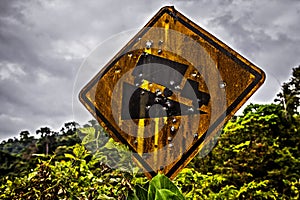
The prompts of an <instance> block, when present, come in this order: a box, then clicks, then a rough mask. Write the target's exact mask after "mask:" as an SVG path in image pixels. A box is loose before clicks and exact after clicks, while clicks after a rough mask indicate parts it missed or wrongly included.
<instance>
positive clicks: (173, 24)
mask: <svg viewBox="0 0 300 200" xmlns="http://www.w3.org/2000/svg"><path fill="white" fill-rule="evenodd" d="M264 79H265V75H264V72H263V71H262V70H260V69H259V68H257V67H256V66H255V65H253V64H252V63H251V62H249V61H248V60H246V59H245V58H244V57H242V56H241V55H239V54H238V53H237V52H235V51H234V50H232V49H231V48H230V47H228V46H227V45H225V44H224V43H223V42H221V41H220V40H218V39H217V38H215V37H214V36H213V35H211V34H210V33H208V32H207V31H205V30H203V29H202V28H200V27H199V26H198V25H196V24H195V23H193V22H191V21H190V20H189V19H188V18H186V17H185V16H184V15H182V14H181V13H179V12H178V11H176V10H175V9H174V7H163V8H162V9H161V10H160V11H159V12H158V13H157V14H156V15H155V16H154V17H153V18H152V19H151V20H150V21H149V22H148V23H147V24H146V26H145V27H144V28H143V29H142V30H141V31H140V32H139V33H137V35H136V36H134V37H133V38H132V39H131V40H130V41H129V42H128V44H127V45H125V47H123V48H122V50H121V51H120V52H119V53H117V55H116V56H115V57H114V58H113V59H112V60H111V61H110V62H109V63H107V65H106V66H104V67H103V68H102V70H101V71H100V72H99V73H98V74H97V75H96V76H95V77H94V78H93V79H92V80H91V81H90V82H89V83H88V84H87V85H86V86H85V87H84V88H83V89H82V90H81V92H80V95H79V98H80V101H81V102H82V103H83V105H84V106H85V107H86V108H87V109H88V110H89V111H90V112H91V114H92V115H93V116H94V117H95V118H96V119H97V120H98V122H99V123H100V125H101V126H103V127H104V128H105V129H106V131H107V132H108V133H109V134H110V136H111V137H112V138H113V139H114V140H116V141H118V142H120V143H122V144H125V145H127V146H128V148H129V149H130V151H132V153H133V159H134V160H135V162H136V163H137V164H138V165H139V166H140V167H141V168H142V169H143V170H144V172H145V174H146V175H147V177H148V178H152V177H153V176H155V175H156V174H157V173H158V172H159V171H160V172H162V173H164V174H165V175H166V176H168V177H170V178H174V177H175V176H176V175H177V174H178V173H179V172H180V170H181V169H182V168H184V167H185V166H186V165H187V164H188V163H189V162H190V161H191V160H192V159H193V157H194V156H195V155H196V154H197V153H199V152H201V153H202V154H205V151H210V150H211V148H212V146H213V145H214V143H213V142H212V141H215V140H214V138H215V137H216V136H217V135H218V130H219V129H220V128H221V127H222V126H223V125H224V123H226V121H228V120H229V119H230V118H231V117H232V116H233V115H234V113H235V112H236V111H237V110H238V109H239V108H240V107H241V106H242V105H243V104H244V103H245V102H246V100H247V99H248V98H249V97H250V96H251V95H252V94H253V93H254V92H255V91H256V90H257V89H258V88H259V87H260V86H261V85H262V84H263V82H264ZM210 143H213V144H210Z"/></svg>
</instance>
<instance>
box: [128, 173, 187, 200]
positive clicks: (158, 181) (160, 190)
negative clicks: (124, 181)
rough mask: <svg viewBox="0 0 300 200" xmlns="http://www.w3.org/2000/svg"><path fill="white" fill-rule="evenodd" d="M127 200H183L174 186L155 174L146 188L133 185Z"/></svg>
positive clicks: (166, 179) (169, 181)
mask: <svg viewBox="0 0 300 200" xmlns="http://www.w3.org/2000/svg"><path fill="white" fill-rule="evenodd" d="M127 199H128V200H168V199H174V200H184V199H185V198H184V196H183V194H182V193H181V192H180V190H179V189H178V188H177V187H176V185H175V184H174V183H173V182H172V181H171V180H170V179H169V178H168V177H166V176H164V175H162V174H157V175H156V176H155V177H153V179H152V180H151V181H150V182H149V186H148V187H144V188H143V187H141V186H140V185H135V187H134V190H133V191H132V192H131V193H130V194H129V195H128V198H127Z"/></svg>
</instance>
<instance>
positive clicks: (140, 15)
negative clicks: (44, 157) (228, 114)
mask: <svg viewBox="0 0 300 200" xmlns="http://www.w3.org/2000/svg"><path fill="white" fill-rule="evenodd" d="M164 5H174V6H175V8H176V9H177V10H179V11H180V12H182V13H183V14H185V15H186V16H188V17H189V18H190V19H192V20H193V21H194V22H196V23H197V24H199V25H200V26H201V27H203V28H204V29H206V30H207V31H209V32H210V33H212V34H213V35H215V36H216V37H217V38H219V39H221V40H222V41H224V42H225V43H226V44H228V45H229V46H231V47H232V48H233V49H235V50H236V51H238V52H239V53H241V54H242V55H243V56H244V57H246V58H247V59H249V60H250V61H252V62H253V63H255V64H256V65H257V66H259V67H261V68H262V69H263V70H264V71H265V72H266V74H267V80H266V82H265V84H264V86H263V87H262V88H261V89H260V90H259V91H258V92H257V93H256V94H255V95H254V96H253V97H252V98H251V99H250V100H249V102H253V103H267V102H271V101H272V100H273V99H274V97H275V96H276V93H277V92H278V91H279V88H280V84H281V83H282V82H284V81H287V80H288V78H289V76H290V74H291V69H292V68H293V67H295V66H297V65H299V64H300V23H299V22H300V1H298V0H285V1H282V0H247V1H242V0H222V1H221V0H220V1H214V0H194V1H192V0H189V1H184V0H178V1H170V0H169V1H149V0H147V1H146V0H119V1H116V0H101V1H100V0H99V1H96V0H90V1H80V0H78V1H76V0H75V1H74V0H64V1H60V0H48V1H47V0H43V1H42V0H40V1H39V0H28V1H22V0H1V1H0V103H1V104H0V105H1V106H0V140H3V139H7V138H8V137H14V136H17V135H19V132H20V131H21V130H29V131H31V132H32V133H34V132H35V130H36V129H38V128H39V127H42V126H50V127H51V128H53V129H54V130H58V129H59V128H60V127H62V125H63V124H64V123H65V122H67V121H71V120H73V119H74V112H73V110H74V109H72V107H73V106H72V105H73V102H74V101H75V103H76V100H74V99H77V94H76V92H77V90H76V87H75V90H74V91H75V97H74V95H73V89H74V85H76V81H77V79H78V77H79V79H80V78H81V79H82V77H80V76H81V75H80V74H81V73H83V71H85V70H88V69H83V68H82V67H81V68H80V66H81V64H82V63H83V61H84V60H85V58H87V57H88V56H89V55H90V54H91V52H92V51H93V50H94V49H95V48H96V47H98V48H100V49H101V47H103V48H110V49H114V50H115V51H117V50H119V49H120V48H121V47H122V46H123V45H124V44H126V42H127V41H128V40H129V39H130V38H131V37H132V36H133V35H132V34H133V33H136V32H137V30H139V29H140V28H142V27H143V26H144V25H145V24H146V22H147V21H148V20H149V19H150V18H151V17H152V16H153V15H154V14H155V13H156V12H157V11H158V10H159V9H160V8H161V7H162V6H164ZM127 30H131V32H130V31H129V32H126V31H127ZM132 30H134V31H132ZM120 33H122V34H123V36H124V35H125V36H124V37H120ZM122 34H121V35H122ZM112 38H118V40H115V39H112ZM107 41H114V44H112V45H109V42H107ZM103 43H104V45H102V46H101V45H99V44H103ZM115 48H117V49H115ZM106 52H108V53H106V55H103V56H102V58H101V57H99V60H101V61H102V62H103V61H107V60H109V59H110V58H111V57H112V56H113V52H114V51H106ZM100 63H101V62H100ZM99 66H100V65H99ZM99 69H100V67H99ZM96 72H97V71H95V72H93V73H96ZM78 73H79V75H78ZM86 81H88V79H87V80H86ZM77 87H78V86H77ZM81 109H82V110H84V108H83V107H81ZM84 112H85V110H84ZM75 115H76V114H75ZM88 116H89V115H88Z"/></svg>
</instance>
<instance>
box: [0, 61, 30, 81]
mask: <svg viewBox="0 0 300 200" xmlns="http://www.w3.org/2000/svg"><path fill="white" fill-rule="evenodd" d="M25 75H26V73H25V72H24V70H23V68H22V67H21V66H20V65H18V64H16V63H6V62H0V80H1V81H3V80H5V79H13V80H15V81H18V78H19V77H21V76H25Z"/></svg>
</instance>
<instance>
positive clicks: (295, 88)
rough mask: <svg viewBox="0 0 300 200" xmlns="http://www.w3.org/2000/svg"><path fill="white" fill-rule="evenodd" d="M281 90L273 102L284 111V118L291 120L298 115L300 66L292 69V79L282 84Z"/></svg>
mask: <svg viewBox="0 0 300 200" xmlns="http://www.w3.org/2000/svg"><path fill="white" fill-rule="evenodd" d="M281 90H282V91H281V92H280V93H279V94H277V97H278V98H277V99H275V102H280V104H281V105H282V106H283V107H284V109H285V111H286V113H285V114H286V117H287V118H289V119H293V115H294V114H298V115H299V113H300V110H299V107H300V65H299V66H298V67H296V68H294V69H293V73H292V77H291V78H290V80H289V81H288V82H286V83H283V85H282V87H281Z"/></svg>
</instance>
